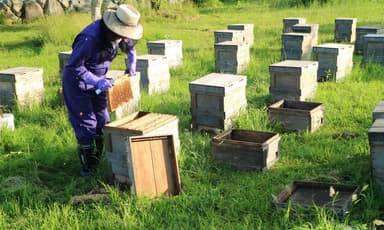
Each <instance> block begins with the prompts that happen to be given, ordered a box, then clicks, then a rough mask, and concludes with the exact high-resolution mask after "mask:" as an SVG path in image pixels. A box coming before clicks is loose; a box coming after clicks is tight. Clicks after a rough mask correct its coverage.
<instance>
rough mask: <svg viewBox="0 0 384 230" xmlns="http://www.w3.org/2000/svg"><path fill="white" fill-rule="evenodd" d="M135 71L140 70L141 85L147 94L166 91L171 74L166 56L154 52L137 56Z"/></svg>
mask: <svg viewBox="0 0 384 230" xmlns="http://www.w3.org/2000/svg"><path fill="white" fill-rule="evenodd" d="M136 71H137V72H140V81H141V86H142V87H143V88H144V89H146V90H147V91H148V94H149V95H153V94H156V93H164V92H167V91H168V89H169V87H170V77H171V75H170V72H169V65H168V61H167V57H166V56H164V55H155V54H146V55H140V56H137V59H136Z"/></svg>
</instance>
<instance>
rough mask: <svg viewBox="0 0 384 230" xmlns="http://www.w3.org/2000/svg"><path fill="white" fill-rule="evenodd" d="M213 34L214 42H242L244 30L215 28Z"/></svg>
mask: <svg viewBox="0 0 384 230" xmlns="http://www.w3.org/2000/svg"><path fill="white" fill-rule="evenodd" d="M213 34H214V36H215V43H220V42H226V41H231V42H236V43H243V42H244V31H242V30H216V31H214V32H213Z"/></svg>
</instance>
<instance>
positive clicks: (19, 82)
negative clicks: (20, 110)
mask: <svg viewBox="0 0 384 230" xmlns="http://www.w3.org/2000/svg"><path fill="white" fill-rule="evenodd" d="M43 96H44V83H43V68H35V67H14V68H9V69H4V70H0V105H2V106H5V107H13V106H15V105H16V104H19V105H21V106H25V105H29V104H31V103H38V102H41V101H42V99H43Z"/></svg>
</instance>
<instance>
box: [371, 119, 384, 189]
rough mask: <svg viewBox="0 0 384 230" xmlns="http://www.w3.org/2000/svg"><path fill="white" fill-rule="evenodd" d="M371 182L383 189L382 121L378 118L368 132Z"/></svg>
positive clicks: (383, 139) (383, 122) (383, 133)
mask: <svg viewBox="0 0 384 230" xmlns="http://www.w3.org/2000/svg"><path fill="white" fill-rule="evenodd" d="M368 140H369V147H370V152H371V172H372V177H373V181H374V182H375V183H376V184H377V185H379V186H380V187H381V188H384V119H382V118H378V119H376V120H375V121H374V122H373V125H372V127H371V128H370V129H369V130H368Z"/></svg>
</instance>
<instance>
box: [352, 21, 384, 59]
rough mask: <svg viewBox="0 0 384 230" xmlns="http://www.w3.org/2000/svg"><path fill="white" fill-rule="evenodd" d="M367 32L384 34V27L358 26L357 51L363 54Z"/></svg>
mask: <svg viewBox="0 0 384 230" xmlns="http://www.w3.org/2000/svg"><path fill="white" fill-rule="evenodd" d="M367 34H384V27H378V26H357V27H356V42H355V52H356V53H357V54H363V50H364V36H365V35H367Z"/></svg>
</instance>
